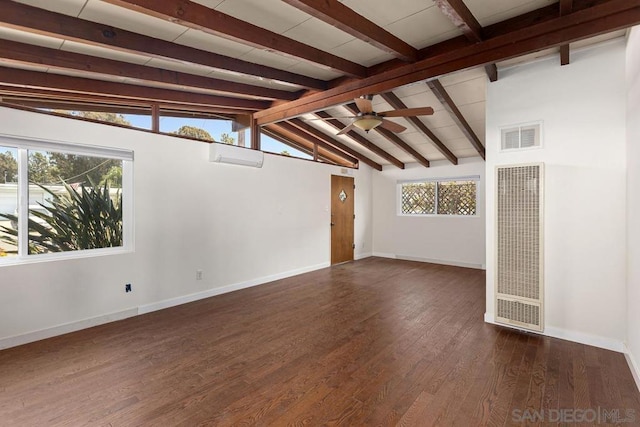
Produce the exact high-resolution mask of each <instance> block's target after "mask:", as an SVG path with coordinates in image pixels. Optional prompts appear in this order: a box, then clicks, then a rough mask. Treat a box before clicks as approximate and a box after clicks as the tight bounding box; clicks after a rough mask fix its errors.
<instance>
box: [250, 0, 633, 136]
mask: <svg viewBox="0 0 640 427" xmlns="http://www.w3.org/2000/svg"><path fill="white" fill-rule="evenodd" d="M592 3H593V2H592ZM592 3H589V4H592ZM544 9H545V10H544V12H545V13H544V14H542V13H534V14H527V16H526V19H527V20H532V21H533V22H534V23H533V24H530V25H529V26H526V27H522V26H516V25H514V23H518V24H521V23H522V22H523V19H522V18H516V19H514V20H509V21H507V22H505V23H503V24H502V25H498V26H497V27H493V28H492V29H491V30H492V32H493V33H494V34H496V35H494V36H492V37H490V38H487V39H486V40H484V41H482V42H479V43H470V42H466V43H464V42H462V41H461V40H459V39H453V40H449V41H447V42H444V43H442V44H440V45H436V46H433V47H430V48H429V49H428V52H432V54H430V55H429V54H428V55H426V56H425V58H424V59H421V60H420V61H418V62H415V63H413V64H404V65H400V66H396V67H391V68H389V69H384V68H383V70H382V71H380V72H379V73H377V74H375V75H372V76H370V77H367V78H365V79H362V80H349V81H346V82H345V83H342V84H339V85H337V86H335V87H332V88H331V89H328V90H326V91H324V92H321V93H315V94H310V95H308V96H305V97H303V98H300V99H297V100H295V101H289V102H286V103H282V104H279V105H276V106H273V107H271V108H269V109H266V110H263V111H259V112H257V113H256V114H255V117H256V119H257V120H258V122H259V123H260V124H265V123H271V122H274V121H280V120H285V119H288V118H290V117H295V116H298V115H301V114H306V113H312V112H314V111H319V110H324V109H326V108H329V107H332V106H335V105H341V104H343V103H345V102H349V101H350V100H352V99H354V98H357V97H359V96H362V95H367V94H371V93H381V92H388V91H390V90H393V89H394V88H396V87H399V86H402V85H405V84H409V83H414V82H417V81H420V80H426V79H429V78H433V77H438V76H441V75H444V74H448V73H451V72H453V71H458V70H462V69H465V68H470V67H476V66H479V65H486V64H491V63H494V62H496V61H500V60H504V59H508V58H513V57H516V56H520V55H524V54H527V53H531V52H536V51H539V50H542V49H546V48H549V47H556V46H560V45H561V44H565V43H568V42H571V41H576V40H581V39H584V38H587V37H591V36H595V35H598V34H603V33H607V32H610V31H615V30H619V29H622V28H627V27H630V26H633V25H636V24H638V23H640V6H638V5H637V4H635V3H630V2H628V1H627V0H607V1H603V2H598V1H596V4H595V5H592V6H589V5H586V6H585V7H583V8H582V9H580V10H576V9H575V5H574V11H573V13H571V14H569V15H566V16H562V17H558V16H557V8H556V9H554V8H552V9H549V8H548V7H547V8H544ZM549 10H552V11H553V10H555V12H554V13H555V14H556V17H555V18H554V17H549V16H548V13H547V12H548V11H549ZM534 17H537V18H538V19H539V20H535V19H534ZM540 20H541V21H540ZM514 27H515V28H514ZM488 28H489V27H487V28H484V30H485V34H487V31H486V30H487V29H488Z"/></svg>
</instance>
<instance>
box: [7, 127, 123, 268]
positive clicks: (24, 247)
mask: <svg viewBox="0 0 640 427" xmlns="http://www.w3.org/2000/svg"><path fill="white" fill-rule="evenodd" d="M0 146H2V147H8V148H14V149H16V150H17V154H18V159H17V161H18V200H17V206H18V254H17V255H15V256H8V257H0V267H2V266H5V265H15V264H28V263H34V262H44V261H56V260H64V259H76V258H87V257H95V256H103V255H113V254H120V253H128V252H133V250H134V246H133V242H134V235H133V167H134V165H133V163H134V152H133V150H127V149H122V148H113V147H102V146H94V145H85V144H75V143H69V142H61V141H53V140H45V139H38V138H26V137H20V136H15V135H6V134H0ZM30 150H32V151H53V152H58V153H64V154H73V155H79V156H93V157H102V158H105V159H114V160H121V161H122V246H115V247H107V248H95V249H80V250H75V251H66V252H49V253H42V254H29V251H28V244H29V229H28V227H23V226H22V224H25V223H27V222H28V215H29V178H28V170H29V151H30Z"/></svg>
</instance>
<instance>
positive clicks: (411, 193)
mask: <svg viewBox="0 0 640 427" xmlns="http://www.w3.org/2000/svg"><path fill="white" fill-rule="evenodd" d="M478 179H479V177H467V178H456V179H429V180H422V181H411V182H401V183H398V214H399V215H462V216H473V215H476V205H477V182H478Z"/></svg>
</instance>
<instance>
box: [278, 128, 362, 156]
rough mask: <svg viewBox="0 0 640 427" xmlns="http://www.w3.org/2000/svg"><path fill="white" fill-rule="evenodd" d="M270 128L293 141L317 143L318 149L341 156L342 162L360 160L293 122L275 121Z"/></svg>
mask: <svg viewBox="0 0 640 427" xmlns="http://www.w3.org/2000/svg"><path fill="white" fill-rule="evenodd" d="M269 128H271V129H275V130H276V131H277V132H278V133H280V134H281V135H283V136H285V137H287V138H288V139H292V140H293V141H296V142H298V143H302V142H301V141H306V142H307V143H311V144H314V145H317V146H318V149H322V150H324V151H325V152H326V154H327V155H329V154H330V155H332V156H330V158H332V159H335V157H336V156H337V157H339V158H341V159H342V164H349V165H357V164H358V160H357V159H356V158H355V157H353V156H350V155H349V154H346V153H345V152H343V151H341V150H339V149H337V148H336V147H334V146H333V145H331V144H327V143H326V142H324V141H323V140H321V139H318V138H315V137H313V136H311V135H308V134H303V133H300V132H299V130H298V128H297V127H295V126H293V125H292V124H291V123H288V122H280V123H274V124H273V125H271V126H269ZM332 161H337V160H332Z"/></svg>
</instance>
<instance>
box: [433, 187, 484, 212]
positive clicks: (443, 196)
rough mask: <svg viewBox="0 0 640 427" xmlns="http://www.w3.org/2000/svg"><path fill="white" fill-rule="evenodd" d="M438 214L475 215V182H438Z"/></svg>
mask: <svg viewBox="0 0 640 427" xmlns="http://www.w3.org/2000/svg"><path fill="white" fill-rule="evenodd" d="M438 214H439V215H475V214H476V182H475V181H443V182H438Z"/></svg>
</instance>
